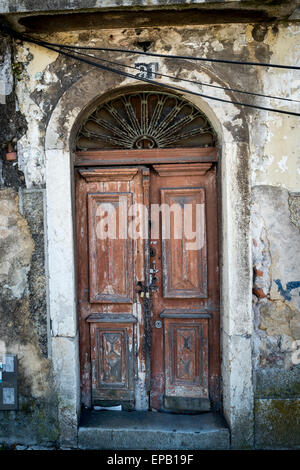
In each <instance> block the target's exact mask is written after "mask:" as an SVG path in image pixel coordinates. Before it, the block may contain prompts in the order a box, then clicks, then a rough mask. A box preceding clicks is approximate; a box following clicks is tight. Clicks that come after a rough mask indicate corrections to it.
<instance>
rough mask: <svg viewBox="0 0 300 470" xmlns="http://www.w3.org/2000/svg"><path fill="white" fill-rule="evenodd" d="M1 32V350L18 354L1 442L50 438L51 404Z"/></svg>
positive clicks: (30, 194)
mask: <svg viewBox="0 0 300 470" xmlns="http://www.w3.org/2000/svg"><path fill="white" fill-rule="evenodd" d="M1 39H2V41H1V52H2V59H3V60H2V63H0V75H1V77H2V78H4V79H5V82H6V89H5V91H6V96H5V103H3V104H1V105H0V106H1V110H0V111H1V113H0V116H1V117H0V119H1V123H0V141H1V156H0V356H2V354H4V353H11V354H17V358H18V372H19V376H18V389H19V393H18V398H19V409H18V411H0V443H3V444H5V445H6V444H16V443H21V444H24V443H26V444H44V445H48V444H51V445H54V444H55V442H56V440H57V437H58V435H57V404H56V398H55V397H56V395H55V391H54V390H53V377H52V370H51V362H50V360H49V359H48V322H47V307H46V279H45V250H44V189H42V188H40V189H38V188H36V189H32V190H29V189H26V187H25V178H24V174H23V173H22V172H21V171H20V170H19V169H18V164H17V163H16V162H8V161H6V159H5V154H6V152H7V148H8V143H11V145H12V149H14V147H15V146H16V143H17V141H18V140H19V139H20V138H21V136H22V135H23V134H24V132H25V131H26V128H27V123H26V117H25V116H24V115H23V114H22V113H21V112H20V111H19V110H17V108H18V106H17V101H16V96H15V93H14V77H13V75H12V74H11V70H14V67H11V57H13V49H12V47H11V44H10V41H9V40H8V39H7V38H1ZM13 65H14V62H13V59H12V66H13ZM3 101H4V100H3Z"/></svg>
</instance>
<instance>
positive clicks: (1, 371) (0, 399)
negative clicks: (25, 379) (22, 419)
mask: <svg viewBox="0 0 300 470" xmlns="http://www.w3.org/2000/svg"><path fill="white" fill-rule="evenodd" d="M17 369H18V363H17V356H16V354H3V356H2V359H1V357H0V410H17V409H18V380H17V376H18V370H17Z"/></svg>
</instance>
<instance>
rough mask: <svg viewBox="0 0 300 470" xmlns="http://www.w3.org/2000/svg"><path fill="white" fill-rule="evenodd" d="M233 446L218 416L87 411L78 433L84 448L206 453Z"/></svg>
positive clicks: (223, 423)
mask: <svg viewBox="0 0 300 470" xmlns="http://www.w3.org/2000/svg"><path fill="white" fill-rule="evenodd" d="M229 446H230V440H229V429H228V428H227V427H226V423H225V422H224V420H223V418H222V417H221V416H219V415H217V414H214V413H202V414H198V415H178V414H167V413H154V412H147V411H131V412H130V411H86V412H84V413H83V415H82V417H81V423H80V426H79V432H78V447H79V448H80V449H99V450H105V449H106V450H126V449H128V450H171V449H174V450H202V449H229Z"/></svg>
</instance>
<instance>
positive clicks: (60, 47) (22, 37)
mask: <svg viewBox="0 0 300 470" xmlns="http://www.w3.org/2000/svg"><path fill="white" fill-rule="evenodd" d="M0 27H1V29H2V30H4V31H5V32H6V33H8V34H10V35H12V36H14V37H16V38H17V39H20V40H22V41H28V42H31V43H34V44H37V45H40V46H42V47H45V48H47V49H49V50H52V51H55V52H57V53H60V54H62V55H64V56H66V57H69V58H72V59H75V60H79V61H80V62H83V63H86V64H88V65H91V66H93V67H96V68H100V69H101V70H104V71H107V72H111V73H115V74H118V75H122V76H125V77H128V78H133V79H135V80H139V81H142V82H145V83H150V84H153V85H157V86H159V87H163V88H168V89H171V90H175V91H179V92H182V93H188V94H191V95H195V96H200V97H202V98H206V99H210V100H214V101H218V102H222V103H229V104H234V105H237V106H244V107H249V108H255V109H260V110H263V111H270V112H276V113H280V114H286V115H291V116H300V113H296V112H293V111H286V110H281V109H274V108H269V107H265V106H258V105H253V104H249V103H242V102H239V101H230V100H226V99H223V98H217V97H214V96H211V95H206V94H203V93H197V92H195V91H191V90H184V89H182V88H180V87H176V86H174V85H169V84H166V83H160V82H157V81H155V80H151V79H148V78H142V77H139V76H137V75H133V74H131V73H128V72H124V71H122V70H117V69H114V68H111V67H107V66H105V65H101V64H99V63H95V62H92V61H91V60H87V59H85V58H83V57H80V54H81V55H83V53H79V52H77V51H76V49H80V50H91V49H92V50H100V51H114V52H128V53H133V54H139V55H141V54H144V55H150V56H156V57H166V58H177V59H180V58H182V59H191V60H209V61H212V62H225V63H239V64H243V65H266V66H274V67H280V68H294V67H291V66H281V65H275V64H262V63H250V62H237V61H225V60H219V59H202V58H199V57H198V58H192V57H185V56H174V55H168V56H166V55H164V54H155V53H146V52H145V53H141V52H140V51H130V50H123V49H112V48H97V47H93V48H92V47H86V46H71V45H69V46H66V45H63V44H55V43H48V42H45V41H42V40H37V39H34V38H31V37H27V36H26V35H23V34H21V33H18V32H16V31H14V30H12V29H11V28H8V27H7V26H6V25H3V24H1V25H0ZM64 49H67V50H68V49H72V50H73V49H75V51H74V52H75V54H76V55H74V53H70V52H66V50H64ZM85 55H87V54H85ZM88 56H89V55H88ZM89 57H91V56H89ZM92 58H93V59H95V57H94V56H92ZM96 60H97V59H96ZM100 60H101V59H100ZM105 60H106V59H105ZM118 65H120V64H118ZM129 67H130V68H131V66H129ZM296 68H297V69H300V67H296ZM159 75H161V74H159ZM169 78H170V77H169ZM172 78H173V79H175V78H174V77H172ZM184 80H186V79H184ZM232 91H233V90H232ZM250 93H252V92H250ZM286 100H288V98H286Z"/></svg>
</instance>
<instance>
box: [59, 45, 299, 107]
mask: <svg viewBox="0 0 300 470" xmlns="http://www.w3.org/2000/svg"><path fill="white" fill-rule="evenodd" d="M63 49H67V50H68V49H69V46H64V47H63ZM72 50H73V48H72ZM80 55H82V56H85V57H90V58H93V59H96V60H100V61H101V62H105V63H108V64H111V65H117V66H120V67H124V68H129V69H132V70H137V71H138V70H139V68H138V67H135V66H132V65H126V64H123V63H121V62H115V61H112V60H108V59H103V58H102V57H96V56H94V55H91V54H85V53H84V52H80ZM151 73H152V74H153V75H157V76H160V77H165V78H170V79H171V80H180V81H182V82H187V83H192V84H194V85H201V86H207V87H211V88H217V89H219V90H225V91H233V92H235V93H243V94H246V95H252V96H259V97H262V98H269V99H274V100H282V101H290V102H294V103H300V100H295V99H292V98H284V97H281V96H273V95H265V94H263V93H255V92H253V91H244V90H239V89H237V88H229V87H223V86H219V85H212V84H211V83H204V82H198V81H196V80H189V79H187V78H183V77H180V76H179V75H177V76H176V77H174V76H172V75H167V74H165V73H161V72H154V71H153V72H151Z"/></svg>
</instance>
